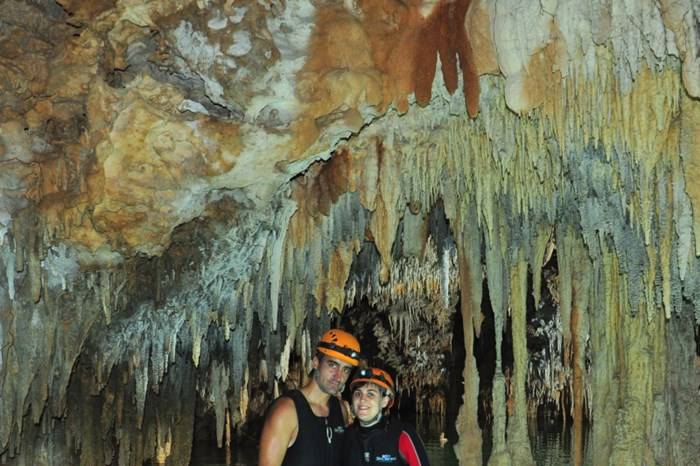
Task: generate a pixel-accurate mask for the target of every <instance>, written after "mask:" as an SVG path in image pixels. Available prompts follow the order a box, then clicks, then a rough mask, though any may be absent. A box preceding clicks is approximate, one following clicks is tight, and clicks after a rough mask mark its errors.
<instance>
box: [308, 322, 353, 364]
mask: <svg viewBox="0 0 700 466" xmlns="http://www.w3.org/2000/svg"><path fill="white" fill-rule="evenodd" d="M316 351H318V352H319V353H323V354H325V355H326V356H330V357H332V358H336V359H339V360H341V361H343V362H346V363H348V364H351V365H353V366H357V365H358V364H360V342H358V341H357V338H355V337H353V336H352V335H350V334H349V333H348V332H346V331H344V330H340V329H337V328H332V329H330V330H328V331H327V332H326V333H324V334H323V336H322V337H321V340H320V341H319V342H318V345H317V346H316Z"/></svg>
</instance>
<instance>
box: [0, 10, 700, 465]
mask: <svg viewBox="0 0 700 466" xmlns="http://www.w3.org/2000/svg"><path fill="white" fill-rule="evenodd" d="M699 170H700V4H698V2H697V1H694V0H675V1H670V0H659V1H651V0H625V1H623V0H591V1H587V2H580V1H576V0H560V1H557V0H541V1H539V2H536V1H530V2H526V1H519V0H495V1H491V2H488V1H484V0H471V1H470V0H352V1H350V0H348V1H342V2H341V1H336V0H287V1H276V0H258V1H252V0H159V1H146V0H119V1H104V0H96V1H91V2H83V1H78V0H57V1H53V0H3V1H2V2H0V277H1V278H0V462H1V463H3V464H12V465H67V464H76V465H78V464H80V465H96V464H114V465H117V464H118V465H142V464H143V463H144V461H147V460H151V461H152V462H153V463H156V464H168V465H187V464H189V460H190V452H191V448H192V438H193V436H192V432H193V429H194V425H195V422H196V417H197V412H196V409H195V407H196V406H197V405H199V406H203V407H204V408H203V409H204V410H205V411H206V412H207V413H210V414H211V415H212V416H213V417H214V418H215V425H216V434H217V438H218V442H219V444H221V445H223V444H224V443H227V444H228V443H229V442H230V440H231V436H232V435H235V434H236V432H239V431H240V430H241V429H243V427H244V426H245V425H246V422H248V421H250V420H252V419H254V418H256V417H259V416H260V415H261V413H262V412H263V410H264V408H265V403H267V402H268V401H269V400H270V399H271V397H273V396H274V395H275V394H278V393H279V391H280V390H281V389H282V387H283V386H284V385H285V383H289V382H290V381H291V380H293V379H295V378H296V377H297V376H298V375H299V374H301V376H303V374H304V373H305V371H306V369H308V363H309V359H310V356H311V352H312V346H311V345H312V344H313V342H314V341H315V340H316V339H317V338H318V336H319V335H320V334H321V333H322V332H323V331H324V330H325V329H327V328H328V327H329V326H330V325H331V322H336V321H338V320H339V319H340V318H341V316H342V315H343V313H345V315H347V314H348V313H350V312H351V311H352V309H353V308H354V307H356V306H357V305H358V304H357V303H358V302H359V300H361V299H364V300H366V301H367V302H370V303H371V304H372V309H375V311H376V312H377V313H379V312H383V313H390V315H391V319H393V320H392V325H391V326H390V331H391V332H392V335H391V338H394V337H401V338H405V341H406V343H407V345H406V348H414V347H415V345H416V343H417V342H416V340H415V337H416V335H415V334H413V333H411V332H410V331H409V329H411V328H416V327H415V326H416V325H421V324H420V322H421V319H426V318H428V316H434V317H436V318H441V319H444V320H445V322H444V323H446V322H447V321H448V320H449V319H451V318H452V317H451V316H452V313H453V312H454V310H455V309H459V311H460V312H461V318H462V328H463V330H464V334H465V337H464V343H465V348H464V350H465V352H466V357H467V360H466V362H465V365H464V369H463V374H464V378H465V384H464V390H463V404H462V408H461V410H460V414H459V417H458V420H457V424H458V425H457V431H458V432H459V433H460V438H459V442H458V444H457V446H456V451H457V455H458V457H459V458H460V461H461V464H470V465H471V464H481V461H482V458H481V448H480V447H481V444H482V440H483V439H482V432H481V431H480V429H479V428H478V422H477V410H478V401H477V400H478V396H479V393H478V391H479V380H478V377H479V373H478V371H477V365H476V359H475V358H476V357H477V355H476V353H475V352H474V349H473V347H472V345H473V342H474V341H475V339H479V338H480V332H481V325H482V320H483V318H484V316H483V315H482V312H481V309H482V308H483V307H484V306H487V307H489V308H490V309H492V312H493V324H494V327H495V329H496V332H495V348H494V351H495V354H496V356H495V358H496V360H495V362H494V364H495V367H496V372H495V375H494V380H493V381H492V383H491V385H492V387H493V390H492V415H493V430H492V438H491V443H492V445H493V449H492V454H491V457H490V458H489V459H488V461H489V463H490V464H494V465H495V464H531V463H532V457H531V452H530V450H529V444H528V442H527V430H526V428H525V427H526V416H527V411H528V406H532V405H533V403H534V405H535V406H536V405H537V404H538V403H539V402H540V401H547V402H549V401H550V400H553V399H557V397H560V396H563V397H565V398H566V402H565V403H562V406H563V407H564V409H566V410H567V411H568V410H570V412H567V415H571V416H573V425H574V429H575V434H574V439H575V440H574V448H573V449H572V455H573V460H574V464H584V463H586V462H588V463H590V464H596V465H600V464H615V465H618V464H630V465H642V464H668V465H671V464H678V465H680V464H691V463H693V461H696V459H697V455H698V452H699V451H700V439H698V436H697V432H699V431H700V403H699V402H698V387H700V355H699V354H698V349H697V348H698V347H699V346H700V344H699V343H698V339H699V338H700V337H699V336H698V333H700V332H699V331H698V328H700V327H698V324H699V323H700V260H699V257H700V233H699V232H700V184H698V182H697V179H698V175H699V174H700V173H699ZM435 212H440V215H441V216H442V218H440V221H441V222H442V224H443V225H445V226H446V227H440V228H437V227H435V225H434V224H431V223H430V218H432V217H431V215H433V214H434V213H435ZM431 213H432V214H431ZM553 255H555V256H556V267H555V268H554V267H553V266H552V264H553V262H550V261H553V259H552V256H553ZM552 271H554V272H552ZM551 273H554V274H555V276H554V277H552V276H550V275H548V274H551ZM543 282H544V283H545V285H546V286H548V287H549V289H550V295H548V296H550V297H551V298H552V299H553V300H555V303H556V317H555V319H554V320H553V321H552V322H555V324H556V325H553V326H552V327H550V329H549V330H547V332H549V333H548V335H549V336H550V337H551V340H550V341H552V348H555V351H554V352H555V353H557V354H555V355H554V356H553V358H554V359H551V360H549V361H548V363H547V364H550V365H549V366H547V367H552V368H554V370H555V371H556V374H557V377H559V378H558V379H556V380H557V383H560V385H557V386H556V387H553V386H552V385H553V384H548V385H547V386H536V384H537V383H539V382H538V381H541V380H543V379H542V378H537V377H535V378H533V375H532V374H533V372H532V370H531V368H532V366H528V364H529V363H531V362H532V361H533V360H534V357H535V356H534V355H533V354H530V353H528V349H527V345H526V338H527V322H526V312H527V309H528V308H529V307H528V306H529V305H528V302H529V301H530V300H532V303H533V305H532V307H533V308H537V307H538V306H539V305H540V302H541V300H542V294H541V292H542V288H543V287H542V283H543ZM484 284H485V287H484ZM482 287H484V288H482ZM483 289H486V290H488V296H486V295H484V294H483V293H482V291H483ZM458 300H459V306H457V301H458ZM368 312H370V311H368ZM441 329H442V330H441V331H440V332H441V333H439V335H441V336H442V337H441V338H443V337H444V338H449V325H447V324H446V325H445V326H443V327H441ZM445 329H447V330H445ZM694 330H695V331H694ZM504 335H509V338H507V339H505V340H503V337H504ZM387 338H389V337H387ZM412 338H414V340H412ZM502 341H506V342H508V344H509V345H511V348H510V349H511V351H512V355H513V362H512V364H509V363H508V364H505V363H504V361H503V358H502V356H503V355H502V354H501V350H502V348H501V342H502ZM439 343H440V344H441V343H442V342H439ZM437 346H439V345H436V347H437ZM399 356H400V355H399ZM299 361H301V362H299ZM295 364H296V365H295ZM299 365H300V366H299ZM424 370H425V371H426V373H427V372H429V371H431V370H432V369H431V368H430V367H428V366H425V369H424ZM549 375H550V376H553V374H551V373H550V374H549ZM547 380H554V378H550V379H547ZM409 385H410V384H409ZM413 388H417V387H413ZM261 394H262V395H261ZM439 404H440V403H439V402H435V403H434V405H436V406H437V405H439ZM584 417H585V418H586V419H587V420H590V421H592V430H591V433H590V435H589V436H588V437H587V440H586V441H587V443H588V444H587V447H586V449H585V453H584V451H583V449H582V442H583V440H582V437H581V435H582V429H583V427H582V424H583V421H584ZM584 455H585V457H584Z"/></svg>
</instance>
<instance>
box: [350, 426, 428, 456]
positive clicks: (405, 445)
mask: <svg viewBox="0 0 700 466" xmlns="http://www.w3.org/2000/svg"><path fill="white" fill-rule="evenodd" d="M341 465H342V466H367V465H379V466H385V465H409V466H428V465H429V463H428V455H427V453H426V451H425V446H424V445H423V441H422V440H421V439H420V437H419V436H418V433H417V432H416V429H415V428H414V427H413V426H412V425H410V424H406V423H404V422H401V421H399V420H396V419H386V418H384V419H382V420H381V421H379V423H377V424H375V425H373V426H372V427H362V426H360V425H359V423H358V422H355V423H354V424H353V425H351V426H350V427H348V428H347V429H346V430H345V443H344V445H343V458H342V461H341Z"/></svg>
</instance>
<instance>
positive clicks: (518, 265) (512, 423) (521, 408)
mask: <svg viewBox="0 0 700 466" xmlns="http://www.w3.org/2000/svg"><path fill="white" fill-rule="evenodd" d="M517 254H518V256H517V257H515V258H513V259H514V264H513V266H511V270H510V283H511V287H510V300H509V303H508V306H509V308H510V316H511V334H512V341H513V372H512V375H511V378H510V384H511V386H512V388H511V389H512V390H513V400H514V406H513V414H512V415H511V416H510V418H509V419H508V431H507V436H508V449H509V450H510V456H511V458H512V462H513V464H522V465H534V464H535V462H534V459H533V458H532V452H531V451H530V442H529V439H528V435H527V402H526V399H525V396H526V395H525V379H526V368H527V343H526V328H525V320H526V319H525V315H526V311H527V306H526V297H527V262H525V260H524V257H523V256H524V254H523V252H522V250H520V251H519V252H518V253H517Z"/></svg>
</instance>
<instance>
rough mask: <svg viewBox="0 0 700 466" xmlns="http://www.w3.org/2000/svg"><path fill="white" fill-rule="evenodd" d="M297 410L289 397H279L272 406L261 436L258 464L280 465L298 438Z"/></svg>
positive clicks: (267, 465) (260, 465)
mask: <svg viewBox="0 0 700 466" xmlns="http://www.w3.org/2000/svg"><path fill="white" fill-rule="evenodd" d="M298 423H299V421H298V419H297V411H296V408H294V401H293V400H292V399H291V398H288V397H286V396H285V397H282V398H280V399H278V400H277V401H276V402H275V404H274V405H272V407H271V408H270V412H269V413H268V415H267V418H266V419H265V425H264V426H263V431H262V435H261V436H260V453H259V454H258V466H280V465H281V464H282V461H283V460H284V455H285V454H286V453H287V448H289V447H290V446H291V445H292V444H293V443H294V440H296V436H297V426H298Z"/></svg>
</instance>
